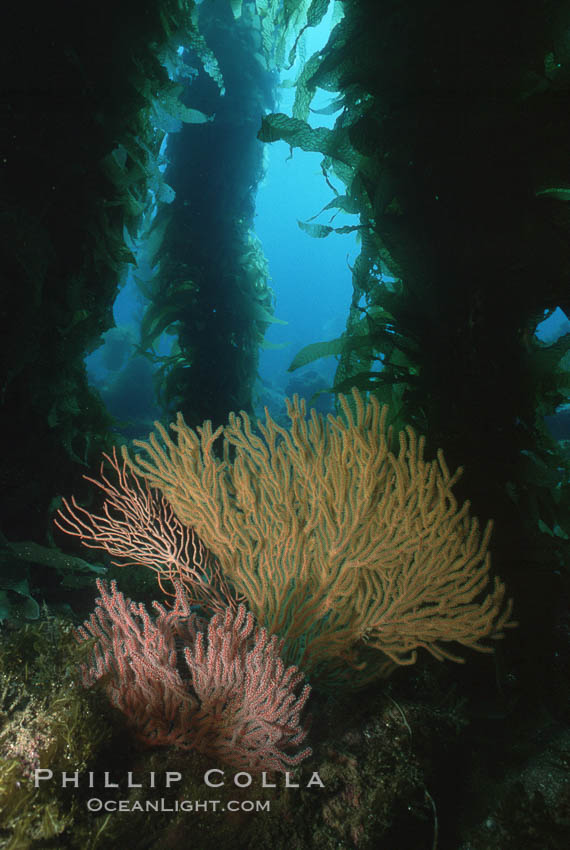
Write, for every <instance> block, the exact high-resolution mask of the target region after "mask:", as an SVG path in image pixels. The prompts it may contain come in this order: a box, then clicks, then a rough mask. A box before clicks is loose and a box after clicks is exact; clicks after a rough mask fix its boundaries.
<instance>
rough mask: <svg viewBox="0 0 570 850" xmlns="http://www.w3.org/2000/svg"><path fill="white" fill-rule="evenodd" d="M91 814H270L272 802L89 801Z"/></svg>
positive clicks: (162, 799)
mask: <svg viewBox="0 0 570 850" xmlns="http://www.w3.org/2000/svg"><path fill="white" fill-rule="evenodd" d="M87 809H88V810H89V811H90V812H268V811H270V810H271V801H270V800H229V801H228V802H225V803H222V801H221V800H165V799H164V798H161V799H160V800H101V799H99V798H98V797H92V798H91V799H90V800H87Z"/></svg>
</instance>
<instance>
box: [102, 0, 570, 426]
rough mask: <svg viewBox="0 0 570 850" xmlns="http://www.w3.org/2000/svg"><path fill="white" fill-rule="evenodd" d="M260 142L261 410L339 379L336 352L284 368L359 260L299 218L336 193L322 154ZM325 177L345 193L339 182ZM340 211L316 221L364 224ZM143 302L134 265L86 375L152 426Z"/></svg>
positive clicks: (343, 297)
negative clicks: (268, 316) (265, 283)
mask: <svg viewBox="0 0 570 850" xmlns="http://www.w3.org/2000/svg"><path fill="white" fill-rule="evenodd" d="M331 11H332V10H331ZM330 20H331V15H330V13H329V14H328V15H327V18H326V19H325V21H324V22H323V24H321V26H320V27H319V28H317V29H316V30H314V31H310V32H309V36H310V37H309V38H308V40H307V44H306V49H305V51H304V52H305V56H306V57H308V56H310V55H311V54H312V53H313V52H314V51H315V50H317V49H319V48H320V47H321V46H323V45H324V44H325V42H326V40H327V38H328V33H329V29H330ZM298 70H299V68H298V67H297V68H293V69H292V70H290V71H289V72H285V73H284V74H283V75H282V79H295V77H296V75H297V73H298ZM280 92H281V93H280V96H279V97H280V99H279V102H278V104H277V107H276V111H278V112H285V113H287V114H291V110H292V102H293V89H291V88H285V87H284V88H282V89H280ZM334 99H335V94H334V93H329V92H317V95H316V97H315V100H314V102H313V108H314V109H319V108H321V107H323V106H327V105H328V104H329V103H330V102H331V101H333V100H334ZM335 118H336V116H335V115H330V116H329V115H320V114H313V115H312V116H311V117H310V119H309V120H310V123H311V125H312V126H313V127H317V126H320V127H323V126H324V127H332V126H333V124H334V121H335ZM260 120H261V116H260ZM258 144H259V145H262V143H261V142H259V143H258ZM264 147H265V161H266V173H265V178H264V180H263V181H262V183H261V184H260V186H259V187H258V191H257V200H256V214H255V220H254V230H255V232H256V234H257V235H258V237H259V238H260V240H261V243H262V246H263V250H264V253H265V255H266V257H267V260H268V262H269V272H270V281H269V284H270V286H271V288H272V290H273V292H274V296H275V317H276V318H277V319H278V320H280V323H275V324H272V325H271V326H270V327H269V329H268V331H267V333H266V337H265V344H266V347H264V348H263V349H262V350H261V351H260V359H259V372H258V374H259V381H258V382H257V385H256V388H255V394H254V395H255V397H254V402H255V406H256V410H257V412H258V413H261V411H262V408H263V406H264V405H266V404H267V405H268V406H269V407H270V408H271V409H272V411H273V412H274V413H275V412H279V409H280V408H281V409H282V408H283V397H284V395H285V394H287V395H291V394H292V393H293V392H300V393H302V394H303V395H305V396H306V397H307V398H310V397H311V395H312V392H314V391H316V390H318V389H323V388H327V387H330V386H332V384H333V383H334V374H335V370H336V366H337V362H336V358H334V357H328V358H322V359H320V360H317V361H315V362H313V363H311V364H309V365H307V366H305V367H303V368H301V369H298V370H296V371H295V372H293V373H291V372H288V367H289V365H290V363H291V361H292V360H293V358H294V357H295V355H296V354H297V352H298V351H299V350H300V349H302V348H303V347H304V346H306V345H308V344H309V343H314V342H321V341H328V340H332V339H335V338H336V337H338V336H340V334H341V333H342V332H343V331H344V327H345V322H346V318H347V315H348V309H349V305H350V301H351V296H352V286H351V272H350V269H349V265H350V266H352V265H353V263H354V260H355V258H356V256H357V254H358V251H359V246H358V245H357V241H356V237H355V234H347V235H339V234H335V233H331V234H329V236H327V237H326V238H324V239H314V238H312V237H311V236H309V235H308V234H307V233H305V232H304V231H302V230H301V229H300V228H299V226H298V220H301V221H307V220H308V219H310V218H313V217H314V216H315V215H316V214H317V213H319V211H320V210H321V209H322V208H323V207H324V206H325V205H326V204H327V203H328V202H329V201H331V200H332V198H333V197H334V195H333V191H332V190H331V188H330V187H329V186H328V185H327V183H326V182H325V180H324V178H323V174H322V171H321V167H320V163H321V159H322V155H321V154H316V153H315V154H314V153H306V152H304V151H301V150H298V149H297V150H294V151H293V154H292V155H291V151H290V149H289V146H288V145H286V144H285V143H284V142H275V143H273V144H270V145H264ZM329 177H330V179H331V181H332V183H333V184H334V185H335V188H336V189H337V191H338V192H339V193H340V194H342V193H343V192H344V188H343V186H342V185H341V184H340V182H338V181H336V182H335V179H334V178H333V177H332V176H331V175H329ZM334 212H335V211H332V210H327V211H326V212H325V213H322V214H321V215H320V216H319V217H318V218H317V219H316V221H317V222H319V223H321V224H333V226H335V227H340V226H342V225H345V224H357V223H358V222H357V220H356V217H355V216H348V215H346V214H344V213H338V214H336V215H333V214H334ZM333 218H334V220H333ZM137 274H139V276H140V275H141V274H143V275H144V270H142V269H141V268H140V267H139V269H137ZM144 309H145V299H144V297H143V296H142V294H141V293H140V291H139V290H138V288H137V286H136V284H135V283H134V280H133V277H132V270H131V272H129V275H128V276H127V279H126V281H125V283H124V285H123V287H122V289H121V291H120V293H119V295H118V298H117V300H116V303H115V305H114V319H115V325H116V327H115V328H112V329H111V330H110V331H108V332H107V334H105V337H104V344H103V345H102V346H101V347H100V348H99V349H98V350H97V351H95V352H94V353H93V354H91V355H90V356H89V357H88V358H87V360H86V364H87V370H88V376H89V380H90V383H91V384H92V385H94V386H96V387H97V388H98V389H99V390H100V392H101V394H102V396H103V398H104V400H105V403H106V405H107V407H108V409H109V410H110V412H111V413H112V414H113V415H114V416H115V417H116V418H117V419H119V420H122V421H125V420H128V419H129V418H131V417H132V418H133V419H136V420H137V421H138V423H139V424H140V423H141V422H145V423H147V424H148V426H149V427H151V426H152V420H153V419H154V418H156V417H158V416H160V413H161V411H160V410H159V408H158V406H157V405H156V402H155V400H154V398H155V395H154V387H153V366H152V364H151V362H150V361H149V360H148V359H146V358H144V357H142V356H141V355H138V354H137V353H136V345H137V342H138V340H139V327H140V322H141V318H142V315H143V312H144ZM283 323H284V324H283ZM568 331H570V322H569V321H568V318H567V317H566V316H565V314H564V313H563V312H562V311H561V310H560V309H558V310H556V311H555V312H554V314H553V315H551V316H550V317H548V318H547V319H546V320H545V321H544V322H542V323H541V325H539V328H538V331H537V336H538V338H539V339H540V340H542V341H544V342H547V343H548V342H552V341H554V340H555V339H557V338H558V337H559V336H560V335H561V334H563V333H567V332H568ZM173 341H174V338H173V337H172V336H169V335H168V334H163V336H162V337H161V339H160V340H158V342H157V345H156V346H155V350H156V353H157V354H168V353H169V352H170V349H171V347H172V344H173ZM322 398H323V397H321V401H322ZM324 409H326V404H325V408H324Z"/></svg>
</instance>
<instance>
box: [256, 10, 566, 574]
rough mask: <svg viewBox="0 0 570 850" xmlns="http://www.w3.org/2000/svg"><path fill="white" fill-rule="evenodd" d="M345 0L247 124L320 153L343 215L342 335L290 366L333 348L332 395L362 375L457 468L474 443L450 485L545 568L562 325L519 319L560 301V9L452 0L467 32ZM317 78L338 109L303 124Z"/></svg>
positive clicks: (517, 553) (443, 19) (554, 525)
mask: <svg viewBox="0 0 570 850" xmlns="http://www.w3.org/2000/svg"><path fill="white" fill-rule="evenodd" d="M343 9H344V12H345V17H344V18H343V20H342V21H340V22H339V23H338V25H337V26H336V28H335V29H334V30H333V32H332V33H331V36H330V39H329V42H328V44H327V45H326V47H325V48H324V49H323V50H321V51H320V52H319V53H318V54H316V55H315V56H314V57H312V58H311V59H309V61H308V62H307V63H306V65H305V70H304V71H303V73H302V74H301V77H300V78H299V82H300V83H302V86H301V88H299V87H298V89H297V98H296V102H295V106H294V110H293V115H292V116H285V115H270V116H267V117H266V118H264V121H263V124H262V129H261V132H260V138H262V139H264V140H265V141H269V142H270V141H273V140H275V139H278V138H280V139H284V140H285V141H287V142H288V143H289V144H291V145H292V146H295V147H300V148H301V149H303V150H313V151H316V150H320V151H321V152H322V153H323V154H324V159H323V171H324V173H325V176H327V175H328V174H330V175H331V176H335V177H336V178H339V179H340V180H341V182H342V184H344V187H345V189H344V194H341V193H340V192H338V190H335V191H336V197H335V198H334V199H333V202H332V203H331V206H336V207H338V208H340V209H348V210H349V211H351V212H352V211H354V210H355V209H358V211H359V213H360V238H361V253H360V255H359V257H358V258H357V260H356V262H355V264H354V268H353V300H352V306H351V310H350V315H349V318H348V322H347V328H346V332H345V334H343V336H342V337H341V338H340V339H338V340H334V341H329V342H328V343H327V344H326V345H323V346H322V347H320V346H318V345H313V347H312V348H311V349H308V350H305V351H303V352H300V353H299V354H298V355H297V357H296V359H295V361H294V363H293V364H292V368H296V367H297V366H298V365H301V364H302V363H306V362H310V360H312V359H314V358H315V357H316V356H318V355H320V354H329V353H331V351H332V352H335V353H340V363H339V368H338V372H337V378H336V386H335V389H336V390H337V391H342V390H345V389H346V388H347V387H348V386H351V385H357V386H359V387H360V388H361V389H369V390H371V391H373V392H374V393H375V394H376V395H377V396H378V397H379V398H381V399H382V400H384V401H389V402H390V403H391V404H392V406H393V407H395V408H396V409H397V410H398V411H399V416H400V418H401V420H403V421H406V422H413V423H415V424H416V425H417V426H418V427H420V428H421V429H422V430H424V431H426V432H427V433H428V434H430V435H431V437H432V439H433V441H434V442H435V443H437V444H441V445H445V446H446V451H447V449H448V448H449V452H450V457H452V458H453V460H454V462H455V461H456V460H458V459H459V457H460V456H463V457H467V458H469V457H471V458H472V462H471V464H468V465H467V474H466V482H467V481H469V486H470V493H472V494H474V501H475V503H476V504H477V505H478V509H479V510H480V511H481V512H482V513H490V514H492V515H493V514H494V515H495V517H496V518H497V519H498V520H499V522H498V524H497V528H498V532H497V533H498V535H499V537H500V546H501V548H503V550H504V552H505V557H507V558H508V559H512V560H513V561H516V560H521V561H522V562H523V563H527V564H530V563H531V562H532V563H534V565H535V566H538V565H539V564H540V565H544V563H545V555H546V560H547V561H548V563H550V566H551V568H555V567H557V566H558V565H559V563H560V559H561V558H564V555H563V552H564V548H565V547H566V545H567V544H566V541H567V539H568V534H569V533H570V513H569V508H568V493H569V485H568V468H567V465H566V462H565V460H564V456H563V455H562V453H561V451H560V448H559V447H558V446H557V445H556V443H555V442H554V441H553V440H552V439H551V438H550V437H549V434H548V432H547V430H546V427H545V424H544V416H545V415H546V414H548V413H552V412H553V411H554V410H555V409H556V407H557V405H559V404H560V403H562V402H564V401H565V400H566V399H567V398H568V387H569V383H570V380H569V375H568V369H567V366H565V365H564V364H565V363H566V362H567V358H566V360H565V359H564V358H565V355H566V353H567V351H568V348H569V347H570V335H566V336H565V337H563V338H561V339H560V340H559V341H558V342H556V343H554V344H549V345H547V344H544V343H541V342H539V341H538V339H537V337H536V336H535V331H536V328H537V325H538V323H539V322H540V321H541V320H542V319H543V318H544V316H545V315H547V313H548V312H549V311H551V310H552V309H553V308H554V307H555V306H556V305H560V306H562V307H563V308H566V309H568V307H569V303H568V288H567V277H568V272H569V271H570V251H569V249H568V244H569V243H568V238H567V237H568V228H569V225H570V219H569V218H568V211H567V204H566V202H565V198H566V195H565V194H564V186H565V185H567V182H568V176H567V170H568V166H567V162H566V154H565V151H566V150H567V144H568V137H569V135H570V122H569V121H568V116H567V110H565V108H564V106H563V104H564V103H565V98H566V94H567V90H568V85H569V74H568V49H567V28H568V15H567V10H566V11H565V4H560V3H549V4H547V7H545V6H541V7H540V8H539V7H532V8H528V9H526V8H525V10H524V12H521V13H517V14H516V16H513V14H512V10H511V8H510V6H508V5H506V6H501V7H500V8H496V5H495V4H485V3H484V4H469V10H470V14H469V16H468V18H469V26H468V27H467V26H465V23H464V22H465V20H466V16H465V10H464V9H463V10H462V13H461V16H458V14H457V10H456V8H455V6H454V4H452V3H449V2H446V1H445V2H439V3H436V4H435V6H434V5H433V4H431V5H430V7H429V9H428V8H427V7H424V6H423V4H414V5H413V7H410V6H409V4H408V6H407V7H406V8H405V9H404V8H403V7H402V6H400V5H395V4H391V3H376V2H374V3H372V2H367V0H364V2H355V0H345V2H344V3H343ZM506 33H510V34H511V35H510V37H506V36H505V34H506ZM317 87H318V88H321V89H324V90H328V91H330V92H331V94H333V93H334V103H333V104H332V106H333V107H334V108H336V109H340V108H341V107H342V111H341V113H340V115H339V117H338V119H337V120H336V123H335V126H334V129H333V130H326V129H324V128H319V127H314V126H312V124H311V123H309V121H308V117H309V114H310V113H309V109H310V103H311V97H312V94H313V93H314V91H315V90H316V88H317ZM312 123H314V122H312ZM554 128H556V130H554ZM331 185H332V184H331ZM311 227H312V228H313V234H312V235H315V236H317V237H323V236H326V235H327V234H328V232H331V228H330V227H329V226H324V227H323V226H319V225H317V226H315V225H311ZM305 229H307V228H306V227H305ZM462 453H463V455H462ZM521 515H522V516H525V517H526V518H528V519H530V522H528V521H527V522H525V523H524V524H523V523H521ZM523 526H524V527H523ZM546 552H548V554H546Z"/></svg>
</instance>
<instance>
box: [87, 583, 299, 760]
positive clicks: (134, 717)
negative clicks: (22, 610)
mask: <svg viewBox="0 0 570 850" xmlns="http://www.w3.org/2000/svg"><path fill="white" fill-rule="evenodd" d="M97 587H98V589H99V592H100V594H101V596H100V598H99V599H97V603H96V608H95V612H94V613H93V614H92V615H91V617H90V618H89V620H87V621H86V622H85V624H84V625H83V626H82V627H80V628H79V630H78V633H77V636H78V639H79V640H80V641H85V640H92V639H93V638H94V639H95V643H94V649H93V657H92V659H91V662H90V664H87V665H84V666H83V668H82V678H83V684H84V685H85V686H86V687H90V686H91V685H93V684H95V683H96V682H97V681H98V680H100V679H101V680H102V685H103V687H104V689H105V690H106V692H107V694H108V696H109V698H110V700H111V702H112V704H113V705H114V706H116V707H117V708H118V709H120V711H122V712H123V714H124V715H125V717H126V719H127V722H128V724H129V726H130V727H131V728H132V729H133V731H134V732H135V734H136V736H137V737H138V739H139V740H140V741H142V742H143V743H144V744H145V745H147V746H175V747H178V748H180V749H188V750H190V749H194V750H197V751H198V752H201V753H204V754H205V755H208V756H210V757H213V758H217V759H219V761H220V762H223V763H225V764H228V765H231V766H233V767H235V768H238V769H243V770H247V771H249V772H253V773H256V772H261V771H286V770H288V769H289V768H291V767H293V766H295V765H297V764H299V763H300V762H301V761H303V759H305V758H307V756H309V755H310V753H311V750H310V749H309V748H306V749H303V750H299V745H300V744H301V743H302V742H303V740H304V739H305V737H306V734H307V730H306V728H305V727H304V726H303V725H302V724H301V713H302V710H303V707H304V705H305V703H306V701H307V699H308V696H309V693H310V686H309V685H304V687H303V688H302V689H301V692H300V693H299V694H297V689H298V686H300V685H301V683H302V682H303V680H304V675H303V673H301V672H300V671H299V670H298V669H297V668H296V667H288V668H285V665H284V663H283V660H282V658H281V655H280V653H281V650H282V645H283V642H282V641H280V640H279V639H278V638H277V637H276V636H275V635H273V636H271V637H269V635H268V634H267V631H266V630H265V629H263V628H257V627H255V624H254V618H253V615H252V614H251V613H248V612H247V611H246V609H245V608H244V606H243V605H240V606H239V607H238V608H237V610H235V609H233V608H231V607H228V608H226V609H225V611H224V612H223V613H218V614H215V615H214V616H213V617H212V618H211V619H210V621H209V622H207V621H205V620H203V619H201V618H199V617H198V616H197V615H196V614H195V613H194V612H192V610H191V608H190V603H189V601H188V599H187V597H186V594H185V591H184V588H183V587H182V585H181V584H179V583H176V584H175V592H176V595H175V600H174V605H173V607H172V608H168V609H167V608H165V607H164V606H163V605H161V604H160V603H158V602H153V607H154V609H155V611H156V616H155V617H154V618H153V617H151V616H150V615H149V613H148V611H147V610H146V608H145V607H144V605H143V604H141V603H136V602H132V601H131V600H130V599H127V598H125V597H124V596H123V594H122V593H120V592H119V591H118V590H117V585H116V582H114V581H113V582H111V585H110V588H109V587H108V585H107V583H106V582H104V581H101V580H98V581H97Z"/></svg>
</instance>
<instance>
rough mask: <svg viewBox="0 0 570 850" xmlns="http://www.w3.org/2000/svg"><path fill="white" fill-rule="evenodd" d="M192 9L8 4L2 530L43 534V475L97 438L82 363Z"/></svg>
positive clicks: (118, 258)
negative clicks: (171, 61) (169, 63)
mask: <svg viewBox="0 0 570 850" xmlns="http://www.w3.org/2000/svg"><path fill="white" fill-rule="evenodd" d="M190 7H191V4H190V3H187V2H185V0H148V2H145V3H143V4H142V6H141V3H139V2H136V3H130V2H127V3H122V4H120V5H119V6H117V5H116V4H108V3H105V2H103V3H101V2H86V3H82V4H81V7H80V8H79V7H78V8H73V7H70V6H65V8H63V7H62V8H61V9H54V8H49V9H48V8H47V7H41V8H38V9H35V10H34V13H33V22H32V23H33V28H32V29H30V27H31V22H30V15H31V12H30V10H29V8H26V7H25V5H20V6H18V7H13V8H12V10H11V13H10V17H9V20H7V21H6V22H5V23H6V25H5V26H4V27H3V30H2V41H3V55H4V56H6V57H7V61H6V63H5V65H4V75H3V82H2V86H3V92H4V96H3V103H4V106H3V131H4V132H3V140H4V141H3V148H2V176H3V189H2V202H1V205H0V219H1V222H2V236H3V248H4V251H3V255H4V262H3V267H2V277H3V280H2V285H1V287H0V289H1V293H2V294H1V298H2V314H1V323H2V324H1V328H2V333H1V334H0V336H1V339H2V342H1V351H0V360H1V364H2V365H1V369H2V382H1V383H2V414H1V427H2V438H3V441H4V445H5V447H8V446H9V447H10V448H9V450H6V451H5V452H4V456H3V463H2V487H3V491H4V493H5V494H6V495H7V496H8V498H6V499H5V500H4V516H3V521H4V522H5V524H6V525H5V531H6V533H7V535H8V536H9V537H11V538H12V539H18V538H26V539H27V538H29V537H30V536H35V537H36V538H38V539H41V537H42V536H43V533H44V530H45V522H46V520H45V516H46V512H47V509H48V505H49V503H50V500H51V496H52V493H53V487H54V483H56V482H59V483H60V484H61V486H64V482H65V481H71V480H73V478H74V476H75V475H76V474H77V469H78V467H81V466H83V465H85V464H88V463H89V462H90V460H91V458H92V457H94V455H93V453H94V452H95V454H98V452H99V451H100V449H101V447H102V446H104V445H106V442H107V440H108V434H109V431H110V426H111V420H110V417H109V416H108V415H107V414H106V412H105V410H104V408H103V405H102V404H101V402H100V400H99V399H98V398H97V397H96V395H95V394H94V393H93V392H92V391H91V390H90V389H89V388H88V385H87V380H86V377H85V367H84V364H83V358H84V357H85V355H86V354H87V353H88V352H89V351H91V350H92V349H94V348H95V347H96V346H97V345H98V344H99V341H100V336H101V334H102V333H103V332H104V331H105V330H106V329H107V328H109V327H110V326H111V324H112V313H111V308H112V303H113V299H114V297H115V295H116V293H117V290H118V285H119V282H120V279H121V276H122V273H123V271H124V269H125V266H126V263H127V262H129V261H130V260H132V255H131V253H130V251H129V248H128V246H127V244H126V242H125V233H128V232H129V231H130V232H131V233H132V232H134V231H135V230H136V228H137V226H138V222H139V220H140V216H141V212H142V211H143V209H144V206H145V202H146V196H147V191H148V188H149V186H154V187H155V188H158V183H157V172H156V168H155V166H154V158H155V156H156V155H157V154H158V150H159V146H160V143H161V140H162V138H163V133H162V132H160V131H157V130H156V129H155V127H154V126H153V123H152V121H151V120H150V119H151V116H152V115H153V114H154V111H155V108H156V105H157V103H158V102H162V101H164V99H168V98H170V99H172V96H173V91H172V87H173V83H172V81H170V80H169V77H168V73H167V70H166V68H165V66H164V62H165V59H166V55H167V54H168V51H169V50H171V49H172V46H173V42H174V44H175V45H176V44H177V42H176V38H177V37H178V38H179V37H182V35H183V34H186V35H187V37H188V38H190V37H191V34H192V32H193V26H192V22H191V18H190ZM196 38H197V36H196ZM198 41H199V40H198ZM198 48H199V49H201V51H202V54H204V50H205V49H204V48H201V43H198ZM24 506H25V507H24ZM30 521H32V524H33V526H34V527H33V529H32V530H30Z"/></svg>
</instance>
